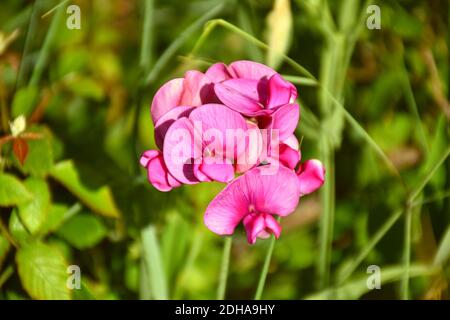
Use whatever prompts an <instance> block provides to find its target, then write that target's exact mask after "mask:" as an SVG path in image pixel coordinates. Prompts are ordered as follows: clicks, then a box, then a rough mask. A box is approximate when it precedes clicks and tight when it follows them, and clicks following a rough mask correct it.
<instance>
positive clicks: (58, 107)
mask: <svg viewBox="0 0 450 320" xmlns="http://www.w3.org/2000/svg"><path fill="white" fill-rule="evenodd" d="M372 4H374V5H377V7H370V8H369V5H372ZM70 5H77V6H78V8H79V9H80V10H79V17H80V22H81V23H80V28H79V29H78V28H76V27H77V26H76V19H77V10H76V8H75V9H73V8H72V9H73V10H74V11H69V13H68V12H67V11H66V10H67V8H68V7H69V6H70ZM0 6H1V7H0V231H1V233H0V299H29V298H34V299H54V298H57V299H67V298H73V299H139V298H141V299H153V298H170V299H214V298H215V296H216V290H217V284H218V279H219V271H220V265H221V257H222V247H223V239H222V238H221V237H219V236H217V235H215V234H213V233H212V232H210V231H209V230H207V228H206V227H205V226H204V225H203V220H202V218H203V213H204V211H205V208H206V206H207V205H208V203H209V201H210V200H211V199H212V198H213V197H214V196H215V195H216V194H217V193H218V192H219V191H220V190H221V189H222V188H223V185H221V184H214V183H204V184H199V185H194V186H184V187H182V188H178V189H176V190H173V191H171V192H170V193H161V192H159V191H157V190H156V189H154V188H153V187H152V186H151V185H149V184H148V182H147V178H146V172H145V170H143V169H141V168H140V167H139V165H138V159H139V155H140V153H141V152H143V151H144V150H147V149H154V148H156V146H155V142H154V139H153V127H152V122H151V118H150V114H149V106H150V103H151V100H152V97H153V95H154V93H155V91H156V90H157V89H158V88H159V87H160V86H161V85H162V84H163V83H164V82H166V81H168V80H169V79H172V78H175V77H180V76H182V75H183V74H184V72H185V71H186V70H189V69H198V70H201V71H204V70H205V69H206V68H207V67H208V66H209V65H210V64H212V63H214V62H217V61H223V62H225V63H229V62H232V61H234V60H243V59H248V60H254V61H258V62H262V63H266V64H268V65H270V66H272V67H273V68H275V69H276V70H278V71H279V72H280V73H281V74H282V75H284V76H285V77H286V79H288V80H290V81H292V82H293V83H295V84H296V85H297V89H298V92H299V100H300V105H301V121H300V125H299V127H298V130H297V132H296V134H297V137H298V138H299V139H303V140H302V157H303V159H308V158H318V159H321V161H323V162H324V163H325V166H326V168H327V177H326V184H325V185H324V187H323V188H322V190H321V191H320V192H317V193H315V194H312V195H310V196H306V197H304V198H302V199H301V201H300V205H299V207H298V209H297V210H296V212H295V213H294V214H292V215H290V216H289V217H287V218H286V219H283V220H282V222H281V223H282V226H283V233H282V235H281V238H280V239H279V240H277V241H276V244H275V249H274V252H273V257H272V260H271V263H270V267H269V274H268V278H267V282H266V287H265V290H264V293H263V296H262V297H263V298H264V299H305V298H322V299H400V298H409V299H447V298H448V297H449V294H448V292H449V291H448V290H449V289H448V280H449V275H450V267H449V264H448V257H449V254H450V228H449V226H450V199H449V198H448V196H449V195H450V194H449V192H450V173H449V172H450V162H449V161H448V160H446V157H447V156H448V153H449V119H450V106H449V102H448V70H449V68H448V61H449V52H448V42H447V41H448V32H449V27H448V13H449V7H448V1H445V0H430V1H425V0H419V1H418V0H405V1H400V0H399V1H393V0H392V1H389V0H387V1H384V0H383V1H358V0H342V1H325V0H293V1H288V0H275V1H271V0H270V1H269V0H261V1H257V0H244V1H232V0H229V1H216V0H201V1H197V0H193V1H181V0H165V1H160V0H136V1H128V0H112V1H110V0H92V1H90V0H78V1H77V0H73V1H61V2H58V1H50V0H37V1H12V0H3V1H1V4H0ZM368 8H369V10H368ZM377 8H378V9H379V11H377ZM377 12H378V13H379V17H380V18H381V21H380V28H379V29H378V28H373V27H374V26H375V27H376V22H377V20H376V19H377V16H376V15H377ZM217 18H220V19H223V20H225V21H228V22H229V23H231V24H232V26H231V27H230V25H228V24H227V23H223V22H222V20H220V21H219V22H216V23H209V24H208V27H209V28H210V29H204V26H205V23H207V22H208V21H210V20H212V19H217ZM73 19H75V20H73ZM374 19H375V20H374ZM216 21H217V20H216ZM71 27H75V28H71ZM204 30H208V31H210V33H209V34H208V35H207V34H205V33H203V36H202V37H201V35H202V32H203V31H204ZM199 40H200V41H199ZM261 41H262V42H263V43H266V44H267V45H268V46H269V47H270V48H271V49H270V50H267V48H266V47H265V46H264V44H261ZM194 47H195V50H194V51H193V49H194ZM283 54H286V55H288V56H289V57H290V58H291V59H292V60H289V61H288V60H286V59H284V57H283ZM292 61H295V63H293V62H292ZM296 63H297V64H296ZM299 65H300V66H302V67H303V68H306V69H307V70H309V72H310V73H311V74H312V75H314V77H315V79H314V78H311V77H310V76H309V75H308V74H307V73H305V72H303V73H302V72H301V71H302V70H301V68H299ZM342 107H345V109H346V110H347V111H345V110H344V109H343V108H342ZM25 119H26V121H24V120H25ZM267 246H268V241H263V240H258V241H257V243H256V245H253V246H250V245H248V244H247V241H246V238H245V233H244V232H243V230H242V229H239V230H238V231H237V232H236V234H235V236H234V238H233V244H232V248H231V257H230V272H229V278H228V285H227V291H226V298H233V299H249V298H252V297H253V295H254V292H255V289H256V286H257V282H258V277H259V273H260V270H261V268H262V265H263V261H264V257H265V255H266V251H267ZM69 265H76V266H79V268H80V269H79V270H80V271H81V288H80V289H79V290H69V288H67V287H66V281H67V279H68V277H69V276H71V275H72V274H73V272H72V271H69V273H67V266H69ZM370 265H376V266H379V268H380V270H381V289H380V290H371V289H370V288H369V287H368V286H367V279H368V277H369V276H371V275H373V273H371V272H369V273H368V270H367V268H368V267H369V266H370ZM370 270H372V269H370ZM370 270H369V271H370ZM75 271H76V270H75ZM75 273H76V272H75ZM75 275H76V274H75ZM75 280H76V279H75ZM74 283H76V281H75V282H74Z"/></svg>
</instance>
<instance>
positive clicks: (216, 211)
mask: <svg viewBox="0 0 450 320" xmlns="http://www.w3.org/2000/svg"><path fill="white" fill-rule="evenodd" d="M271 169H272V168H270V166H262V167H257V168H253V169H251V170H249V171H247V172H246V173H245V174H244V175H242V176H240V177H238V178H236V179H235V180H233V181H232V182H231V183H230V184H228V186H227V187H226V188H225V189H224V190H222V191H221V192H220V193H219V194H218V195H217V196H216V197H215V198H214V199H213V200H212V201H211V203H210V204H209V206H208V208H207V209H206V213H205V217H204V222H205V224H206V226H207V227H208V228H209V229H210V230H211V231H213V232H215V233H217V234H219V235H231V234H233V232H234V229H235V228H236V226H237V225H238V224H239V223H240V222H241V221H243V223H244V227H245V230H246V232H247V240H248V242H249V243H250V244H253V243H255V241H256V239H257V238H267V237H268V236H269V235H270V234H274V235H275V236H276V237H277V238H278V237H279V235H280V233H281V227H280V225H279V224H278V222H277V221H276V220H275V218H274V217H273V216H274V215H278V216H281V217H284V216H287V215H289V214H291V213H292V212H293V211H294V210H295V208H296V207H297V205H298V202H299V199H300V183H299V179H298V178H297V175H296V174H295V172H294V171H293V170H290V169H288V168H285V167H283V166H280V167H279V168H277V169H276V170H275V171H272V170H271ZM265 170H268V172H265Z"/></svg>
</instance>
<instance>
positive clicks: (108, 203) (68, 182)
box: [50, 160, 120, 218]
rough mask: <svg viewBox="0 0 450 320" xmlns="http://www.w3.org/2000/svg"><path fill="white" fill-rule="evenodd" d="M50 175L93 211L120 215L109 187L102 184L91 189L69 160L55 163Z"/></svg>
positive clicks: (110, 215)
mask: <svg viewBox="0 0 450 320" xmlns="http://www.w3.org/2000/svg"><path fill="white" fill-rule="evenodd" d="M50 175H51V176H52V177H53V178H54V179H55V180H57V181H58V182H60V183H61V184H62V185H63V186H65V187H66V188H67V189H68V190H69V191H70V192H72V193H73V194H74V195H75V196H77V197H78V198H79V199H80V200H81V202H83V203H84V204H85V205H86V206H87V207H89V208H90V209H91V210H93V211H94V212H97V213H99V214H101V215H104V216H107V217H111V218H118V217H119V216H120V212H119V209H118V208H117V206H116V204H115V202H114V199H113V196H112V193H111V190H110V188H109V187H107V186H103V187H101V188H98V189H91V188H89V187H88V186H86V185H84V184H83V183H82V181H81V179H80V175H79V173H78V171H77V169H76V167H75V165H74V164H73V162H72V161H71V160H66V161H62V162H59V163H57V164H56V165H55V166H54V167H53V169H52V170H51V172H50Z"/></svg>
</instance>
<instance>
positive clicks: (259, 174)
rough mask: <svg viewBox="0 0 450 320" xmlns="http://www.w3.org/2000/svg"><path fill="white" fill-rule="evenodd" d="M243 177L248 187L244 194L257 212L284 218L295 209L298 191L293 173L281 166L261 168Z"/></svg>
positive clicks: (297, 184) (296, 180)
mask: <svg viewBox="0 0 450 320" xmlns="http://www.w3.org/2000/svg"><path fill="white" fill-rule="evenodd" d="M243 177H245V181H246V186H248V188H247V187H245V189H247V190H246V193H248V197H249V199H250V201H251V202H252V203H253V204H254V205H255V208H256V211H257V212H264V213H268V214H277V215H280V216H286V215H289V214H291V213H292V212H293V211H294V210H295V208H296V207H297V205H298V201H299V196H300V189H299V183H298V179H297V176H296V175H295V172H294V171H292V170H290V169H288V168H286V167H283V166H279V167H276V166H262V167H257V168H254V169H252V170H250V171H248V172H247V173H245V174H244V175H243ZM241 188H242V189H244V186H241Z"/></svg>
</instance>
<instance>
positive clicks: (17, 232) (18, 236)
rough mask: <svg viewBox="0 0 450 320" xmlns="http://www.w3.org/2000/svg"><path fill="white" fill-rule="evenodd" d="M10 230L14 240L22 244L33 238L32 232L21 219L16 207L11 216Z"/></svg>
mask: <svg viewBox="0 0 450 320" xmlns="http://www.w3.org/2000/svg"><path fill="white" fill-rule="evenodd" d="M9 232H10V233H11V235H12V236H13V238H14V240H16V241H17V242H18V243H21V244H23V243H26V242H27V241H28V240H30V238H31V235H30V233H29V232H28V230H27V229H26V228H25V226H24V225H23V223H22V221H20V218H19V214H18V213H17V209H14V210H13V211H12V213H11V216H10V217H9Z"/></svg>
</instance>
